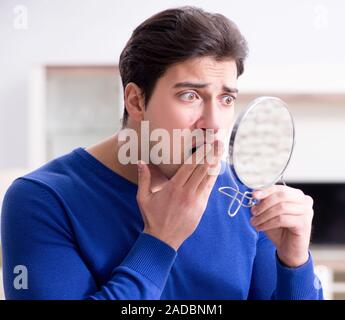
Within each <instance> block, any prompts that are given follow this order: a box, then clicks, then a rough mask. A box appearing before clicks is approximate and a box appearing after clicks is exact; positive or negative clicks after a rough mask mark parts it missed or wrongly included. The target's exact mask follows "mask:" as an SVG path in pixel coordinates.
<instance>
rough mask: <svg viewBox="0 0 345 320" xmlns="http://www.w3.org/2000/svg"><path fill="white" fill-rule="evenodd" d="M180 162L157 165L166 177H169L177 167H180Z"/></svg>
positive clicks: (174, 172)
mask: <svg viewBox="0 0 345 320" xmlns="http://www.w3.org/2000/svg"><path fill="white" fill-rule="evenodd" d="M181 166H182V164H160V165H158V167H159V169H160V170H161V172H162V173H163V174H164V176H166V177H167V178H168V179H171V178H172V177H173V176H174V175H175V174H176V172H177V171H178V169H180V168H181Z"/></svg>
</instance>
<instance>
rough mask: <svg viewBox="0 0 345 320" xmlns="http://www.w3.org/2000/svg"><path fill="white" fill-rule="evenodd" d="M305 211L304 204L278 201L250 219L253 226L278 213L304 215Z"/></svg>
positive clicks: (263, 222)
mask: <svg viewBox="0 0 345 320" xmlns="http://www.w3.org/2000/svg"><path fill="white" fill-rule="evenodd" d="M305 213H306V207H305V205H301V204H296V203H292V202H280V203H278V204H276V205H274V206H272V207H271V208H269V209H267V210H266V211H264V212H263V213H262V214H260V215H258V216H253V217H252V218H251V219H250V221H251V223H252V225H253V226H254V227H257V226H260V225H262V224H265V223H266V222H267V221H269V220H271V219H273V218H275V217H277V216H279V215H296V216H298V215H304V214H305Z"/></svg>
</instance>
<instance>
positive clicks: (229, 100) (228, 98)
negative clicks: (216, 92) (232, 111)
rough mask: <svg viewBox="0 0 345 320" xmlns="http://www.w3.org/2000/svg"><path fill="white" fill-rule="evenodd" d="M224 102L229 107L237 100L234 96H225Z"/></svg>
mask: <svg viewBox="0 0 345 320" xmlns="http://www.w3.org/2000/svg"><path fill="white" fill-rule="evenodd" d="M222 102H223V103H224V104H225V105H227V106H231V105H232V104H233V103H234V102H235V98H234V97H233V96H223V97H222Z"/></svg>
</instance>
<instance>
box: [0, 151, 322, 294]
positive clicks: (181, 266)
mask: <svg viewBox="0 0 345 320" xmlns="http://www.w3.org/2000/svg"><path fill="white" fill-rule="evenodd" d="M229 185H232V183H231V180H230V177H229V172H225V173H223V174H221V175H219V176H218V179H217V181H216V184H215V186H214V188H213V191H212V193H211V195H210V198H209V202H208V205H207V208H206V211H205V213H204V215H203V217H202V219H201V221H200V224H199V225H198V227H197V229H196V231H195V232H194V233H193V234H192V236H190V237H189V238H188V239H187V240H186V241H185V242H184V243H183V244H182V246H181V247H180V248H179V250H178V251H177V252H176V251H175V250H174V249H173V248H172V247H170V246H169V245H167V244H165V243H164V242H162V241H161V240H159V239H157V238H155V237H153V236H150V235H148V234H145V233H143V232H142V230H143V227H144V225H143V220H142V217H141V214H140V211H139V208H138V205H137V202H136V193H137V185H136V184H133V183H131V182H129V181H128V180H126V179H125V178H123V177H121V176H120V175H118V174H116V173H115V172H113V171H112V170H110V169H109V168H107V167H106V166H104V165H103V164H102V163H101V162H99V161H98V160H97V159H96V158H94V157H93V156H91V155H90V154H89V153H88V152H87V151H85V150H84V149H83V148H77V149H75V150H73V151H72V152H71V153H69V154H66V155H64V156H62V157H59V158H57V159H55V160H53V161H50V162H49V163H47V164H46V165H44V166H43V167H41V168H39V169H37V170H35V171H34V172H31V173H29V174H27V175H25V176H23V177H20V178H18V179H16V180H15V181H14V182H13V183H12V185H11V186H10V188H9V189H8V191H7V193H6V195H5V198H4V203H3V208H2V222H1V227H2V232H1V236H2V246H3V267H4V287H5V295H6V298H7V299H322V289H321V288H320V283H319V280H318V279H317V277H316V276H315V275H314V269H313V262H312V258H311V256H309V260H308V262H306V263H305V264H304V265H302V266H300V267H298V268H288V267H285V266H283V265H282V264H281V263H280V262H279V260H278V259H277V257H276V251H275V247H274V245H273V244H272V242H271V241H270V240H269V239H268V238H267V237H266V236H265V234H264V233H261V232H259V233H257V232H256V231H255V229H253V227H252V226H251V224H250V222H249V218H250V210H249V209H248V208H241V210H240V211H239V212H238V214H237V215H236V216H235V217H234V218H230V217H229V216H228V215H227V213H226V212H227V209H228V206H229V200H230V198H228V197H226V196H225V195H224V194H222V193H220V192H219V191H218V188H219V187H220V186H229ZM162 214H164V212H162ZM18 265H20V266H25V267H26V270H27V276H28V277H27V280H28V282H27V289H25V288H19V289H18V286H15V285H14V283H15V282H16V281H17V280H18V279H17V280H16V277H18V276H19V273H18V270H17V271H16V269H15V267H16V266H18ZM22 275H24V274H22ZM16 288H17V289H16Z"/></svg>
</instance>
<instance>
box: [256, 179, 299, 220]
mask: <svg viewBox="0 0 345 320" xmlns="http://www.w3.org/2000/svg"><path fill="white" fill-rule="evenodd" d="M258 195H259V196H258ZM253 196H254V198H255V199H258V200H260V202H259V203H258V204H257V205H255V206H253V207H252V209H251V212H252V214H253V215H254V216H259V215H260V214H261V213H263V212H265V211H266V210H268V209H270V208H272V207H274V206H275V205H276V204H278V203H281V202H301V201H302V200H303V197H305V195H304V193H303V192H302V191H301V190H299V189H294V188H290V187H287V186H281V185H274V186H272V187H271V188H268V189H265V190H260V191H255V192H254V194H253Z"/></svg>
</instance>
